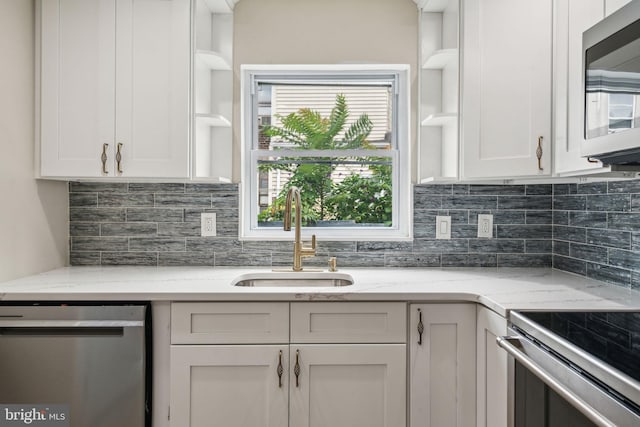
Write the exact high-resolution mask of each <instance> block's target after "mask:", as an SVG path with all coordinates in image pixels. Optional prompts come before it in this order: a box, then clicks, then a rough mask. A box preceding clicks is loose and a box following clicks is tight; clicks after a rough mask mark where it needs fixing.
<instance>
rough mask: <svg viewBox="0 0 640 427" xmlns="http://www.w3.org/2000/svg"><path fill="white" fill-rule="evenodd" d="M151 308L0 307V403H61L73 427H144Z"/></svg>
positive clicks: (147, 405) (148, 420) (148, 399)
mask: <svg viewBox="0 0 640 427" xmlns="http://www.w3.org/2000/svg"><path fill="white" fill-rule="evenodd" d="M150 311H151V310H150V307H149V306H148V305H145V304H141V305H136V304H131V305H117V306H116V305H82V306H78V305H64V304H60V305H46V306H44V305H33V306H0V379H1V380H0V404H3V405H4V404H23V405H41V404H50V405H68V408H69V419H68V420H69V424H68V425H70V426H72V427H144V426H150V425H151V416H150V414H151V407H150V406H151V405H150V403H151V387H150V375H149V372H150V371H151V369H150V366H149V365H150V363H151V359H150V354H149V353H150V350H149V351H148V349H150V348H151V347H150V346H149V342H150V337H151V334H150Z"/></svg>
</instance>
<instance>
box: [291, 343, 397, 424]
mask: <svg viewBox="0 0 640 427" xmlns="http://www.w3.org/2000/svg"><path fill="white" fill-rule="evenodd" d="M289 363H290V365H291V370H290V379H289V384H290V388H291V390H290V393H289V394H290V399H291V401H290V417H291V418H290V421H289V425H290V426H296V427H315V426H318V427H320V426H325V427H399V426H405V425H406V421H405V419H406V399H405V394H406V381H405V378H406V371H405V366H406V348H405V345H404V344H348V345H345V344H336V345H314V344H308V345H295V344H291V353H290V362H289ZM296 364H297V365H298V366H299V368H300V369H299V372H300V373H299V375H297V376H296V375H295V372H296V368H295V367H296Z"/></svg>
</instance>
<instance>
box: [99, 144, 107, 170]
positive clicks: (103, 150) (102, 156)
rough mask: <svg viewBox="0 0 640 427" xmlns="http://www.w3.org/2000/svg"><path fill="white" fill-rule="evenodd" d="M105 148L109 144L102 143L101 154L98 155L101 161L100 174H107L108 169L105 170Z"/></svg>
mask: <svg viewBox="0 0 640 427" xmlns="http://www.w3.org/2000/svg"><path fill="white" fill-rule="evenodd" d="M107 148H109V144H102V155H101V156H100V161H101V162H102V175H109V171H108V170H107V160H108V159H109V157H108V156H107Z"/></svg>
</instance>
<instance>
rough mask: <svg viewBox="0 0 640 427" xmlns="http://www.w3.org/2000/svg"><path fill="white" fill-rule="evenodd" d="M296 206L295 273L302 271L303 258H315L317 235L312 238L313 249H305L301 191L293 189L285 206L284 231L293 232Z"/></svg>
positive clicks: (288, 194) (296, 188)
mask: <svg viewBox="0 0 640 427" xmlns="http://www.w3.org/2000/svg"><path fill="white" fill-rule="evenodd" d="M294 206H295V209H296V219H295V229H296V230H295V241H294V243H293V271H302V258H303V257H309V256H315V254H316V235H315V234H314V235H312V236H311V247H304V246H303V244H302V238H301V227H302V203H301V201H300V189H299V188H298V187H291V188H289V191H287V198H286V200H285V205H284V226H283V228H284V231H291V211H292V208H293V207H294Z"/></svg>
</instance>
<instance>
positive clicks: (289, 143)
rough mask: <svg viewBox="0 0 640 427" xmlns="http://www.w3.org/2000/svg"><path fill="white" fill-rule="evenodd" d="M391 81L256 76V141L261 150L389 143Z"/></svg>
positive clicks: (381, 146)
mask: <svg viewBox="0 0 640 427" xmlns="http://www.w3.org/2000/svg"><path fill="white" fill-rule="evenodd" d="M392 93H393V86H392V83H391V82H376V83H375V84H374V83H367V84H365V83H362V84H355V83H341V84H336V83H333V84H323V83H322V82H319V83H317V84H300V83H294V84H289V83H274V82H258V84H257V101H258V117H257V129H259V135H258V146H257V148H259V149H263V150H267V149H268V150H277V149H282V148H286V149H290V150H291V149H296V150H336V149H362V148H365V149H389V148H391V147H392V145H393V142H392V134H393V122H394V120H393V110H392V108H393V96H392Z"/></svg>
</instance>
